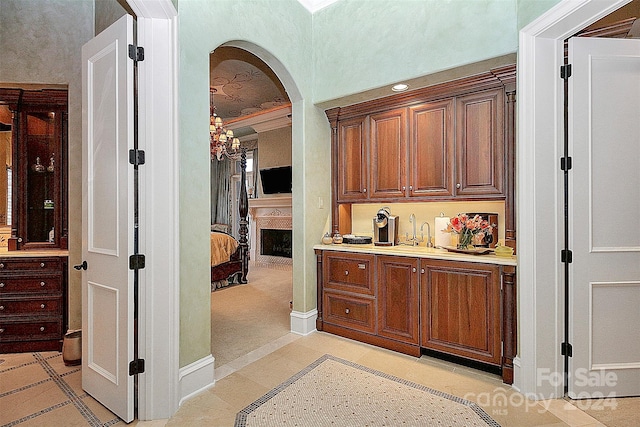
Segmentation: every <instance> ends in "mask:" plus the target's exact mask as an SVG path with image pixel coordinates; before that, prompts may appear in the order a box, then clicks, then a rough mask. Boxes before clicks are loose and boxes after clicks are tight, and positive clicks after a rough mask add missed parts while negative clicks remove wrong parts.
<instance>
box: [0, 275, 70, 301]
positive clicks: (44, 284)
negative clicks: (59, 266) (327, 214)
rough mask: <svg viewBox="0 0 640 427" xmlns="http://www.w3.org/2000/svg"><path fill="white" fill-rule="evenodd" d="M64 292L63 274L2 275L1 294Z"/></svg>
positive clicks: (0, 277) (0, 279)
mask: <svg viewBox="0 0 640 427" xmlns="http://www.w3.org/2000/svg"><path fill="white" fill-rule="evenodd" d="M60 292H62V274H60V273H43V274H38V275H30V276H27V275H19V274H12V275H11V277H6V276H5V277H2V276H0V296H6V295H7V294H34V293H38V294H51V293H60Z"/></svg>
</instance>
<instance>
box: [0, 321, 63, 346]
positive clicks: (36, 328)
mask: <svg viewBox="0 0 640 427" xmlns="http://www.w3.org/2000/svg"><path fill="white" fill-rule="evenodd" d="M61 337H62V322H61V321H60V320H57V319H44V320H41V321H38V320H36V321H33V320H30V321H24V322H21V321H13V320H12V321H3V320H0V342H3V341H26V340H50V339H60V338H61Z"/></svg>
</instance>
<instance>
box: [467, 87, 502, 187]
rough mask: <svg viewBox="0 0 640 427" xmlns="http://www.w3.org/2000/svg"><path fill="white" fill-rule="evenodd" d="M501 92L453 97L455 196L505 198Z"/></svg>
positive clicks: (495, 90) (485, 92) (484, 92)
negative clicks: (454, 104) (454, 117)
mask: <svg viewBox="0 0 640 427" xmlns="http://www.w3.org/2000/svg"><path fill="white" fill-rule="evenodd" d="M504 103H505V101H504V89H491V90H486V91H482V92H478V93H473V94H470V95H466V96H461V97H458V98H456V186H455V187H456V190H455V195H456V196H465V197H466V196H479V197H482V196H492V197H498V196H504V174H505V170H504V167H505V163H504V153H505V143H504V141H505V140H504Z"/></svg>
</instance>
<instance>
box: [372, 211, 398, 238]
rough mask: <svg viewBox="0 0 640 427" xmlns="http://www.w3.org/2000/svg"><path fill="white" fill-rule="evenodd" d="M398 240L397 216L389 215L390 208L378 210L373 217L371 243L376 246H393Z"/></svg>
mask: <svg viewBox="0 0 640 427" xmlns="http://www.w3.org/2000/svg"><path fill="white" fill-rule="evenodd" d="M397 242H398V217H397V216H395V215H391V209H389V208H387V207H384V208H381V209H380V210H378V213H377V214H376V216H375V217H374V218H373V244H374V245H376V246H394V245H395V244H396V243H397Z"/></svg>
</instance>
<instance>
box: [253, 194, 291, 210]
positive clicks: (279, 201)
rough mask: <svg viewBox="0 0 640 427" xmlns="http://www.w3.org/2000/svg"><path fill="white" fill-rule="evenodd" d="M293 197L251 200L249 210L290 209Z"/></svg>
mask: <svg viewBox="0 0 640 427" xmlns="http://www.w3.org/2000/svg"><path fill="white" fill-rule="evenodd" d="M290 207H291V196H282V197H260V198H258V199H249V208H256V209H257V208H290Z"/></svg>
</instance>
